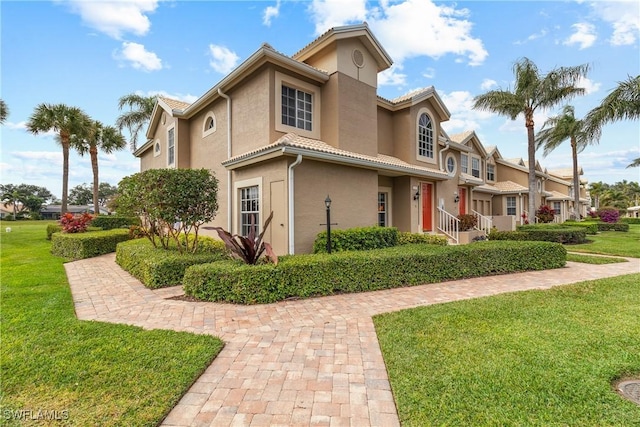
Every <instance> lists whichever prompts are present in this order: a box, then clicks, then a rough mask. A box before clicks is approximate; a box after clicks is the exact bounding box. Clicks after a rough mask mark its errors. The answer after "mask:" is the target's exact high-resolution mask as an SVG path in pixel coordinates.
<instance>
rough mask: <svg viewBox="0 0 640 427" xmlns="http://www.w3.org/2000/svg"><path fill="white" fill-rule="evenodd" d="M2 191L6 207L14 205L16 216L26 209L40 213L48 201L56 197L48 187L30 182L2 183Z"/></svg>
mask: <svg viewBox="0 0 640 427" xmlns="http://www.w3.org/2000/svg"><path fill="white" fill-rule="evenodd" d="M0 193H1V194H2V202H3V204H4V206H5V207H7V206H9V205H13V216H14V218H15V217H16V215H17V214H18V213H20V212H23V211H25V210H28V211H29V212H30V213H32V214H34V213H37V214H39V213H40V209H41V208H42V205H43V204H44V203H45V202H46V201H48V200H54V199H55V197H54V196H53V195H52V194H51V192H50V191H49V190H47V189H46V188H44V187H39V186H37V185H30V184H19V185H14V184H4V185H3V184H0Z"/></svg>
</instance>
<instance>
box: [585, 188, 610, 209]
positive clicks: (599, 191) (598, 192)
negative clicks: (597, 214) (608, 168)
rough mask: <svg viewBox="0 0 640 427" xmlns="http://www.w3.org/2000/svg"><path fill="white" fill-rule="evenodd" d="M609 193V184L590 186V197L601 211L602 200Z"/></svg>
mask: <svg viewBox="0 0 640 427" xmlns="http://www.w3.org/2000/svg"><path fill="white" fill-rule="evenodd" d="M607 191H609V184H606V183H603V182H602V181H598V182H592V183H591V184H589V195H590V196H591V197H592V198H593V206H594V207H595V208H596V209H600V198H601V197H602V196H603V195H604V194H605V193H606V192H607Z"/></svg>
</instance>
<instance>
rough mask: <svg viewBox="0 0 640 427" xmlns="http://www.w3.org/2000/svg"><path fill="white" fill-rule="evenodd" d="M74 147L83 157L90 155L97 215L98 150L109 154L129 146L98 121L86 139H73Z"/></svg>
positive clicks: (119, 135)
mask: <svg viewBox="0 0 640 427" xmlns="http://www.w3.org/2000/svg"><path fill="white" fill-rule="evenodd" d="M71 144H72V145H73V147H74V148H75V149H76V150H77V151H78V153H79V154H80V155H81V156H84V154H85V153H87V152H88V153H89V156H90V157H91V170H92V171H93V210H94V213H95V214H96V215H98V214H99V213H100V209H99V207H98V206H99V200H98V199H99V180H98V150H102V151H104V152H105V153H107V154H110V153H112V152H114V151H118V150H122V149H123V148H125V147H126V146H127V141H126V140H125V138H124V136H122V134H121V133H120V132H119V131H118V129H116V128H115V127H113V126H104V125H103V124H102V123H100V122H99V121H97V120H94V121H93V122H92V124H91V130H90V132H89V133H88V135H87V136H86V137H85V138H73V139H72V143H71Z"/></svg>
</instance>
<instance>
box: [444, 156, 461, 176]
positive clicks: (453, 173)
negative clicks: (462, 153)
mask: <svg viewBox="0 0 640 427" xmlns="http://www.w3.org/2000/svg"><path fill="white" fill-rule="evenodd" d="M449 159H453V170H452V171H449ZM444 169H445V171H446V172H447V174H448V175H449V176H456V173H458V161H457V160H456V156H455V155H454V154H452V153H449V154H447V156H446V157H445V159H444Z"/></svg>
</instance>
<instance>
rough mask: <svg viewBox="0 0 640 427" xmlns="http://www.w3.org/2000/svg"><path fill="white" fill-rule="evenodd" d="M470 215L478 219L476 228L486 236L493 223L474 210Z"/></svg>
mask: <svg viewBox="0 0 640 427" xmlns="http://www.w3.org/2000/svg"><path fill="white" fill-rule="evenodd" d="M471 213H472V214H474V215H475V216H476V218H478V225H477V226H476V228H477V229H478V230H482V231H484V232H485V233H487V234H488V233H489V232H490V231H491V228H492V227H493V221H492V220H491V218H489V217H488V216H484V215H482V214H481V213H479V212H476V211H474V210H472V211H471Z"/></svg>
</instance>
